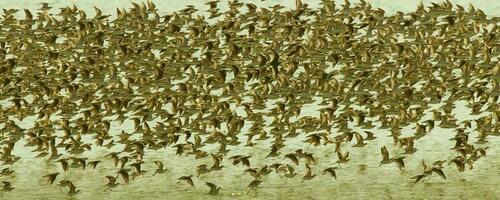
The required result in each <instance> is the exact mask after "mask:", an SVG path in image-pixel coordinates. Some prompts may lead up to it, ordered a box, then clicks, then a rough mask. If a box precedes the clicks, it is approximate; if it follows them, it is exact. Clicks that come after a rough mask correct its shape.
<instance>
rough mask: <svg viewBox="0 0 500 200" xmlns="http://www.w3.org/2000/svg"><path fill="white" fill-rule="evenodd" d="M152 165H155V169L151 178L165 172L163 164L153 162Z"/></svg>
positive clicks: (157, 161)
mask: <svg viewBox="0 0 500 200" xmlns="http://www.w3.org/2000/svg"><path fill="white" fill-rule="evenodd" d="M154 163H155V165H156V167H157V169H156V170H155V172H154V173H153V176H154V175H156V174H163V173H164V172H165V171H167V170H166V169H165V168H163V163H162V162H161V161H159V160H155V161H154Z"/></svg>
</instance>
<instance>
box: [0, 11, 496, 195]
mask: <svg viewBox="0 0 500 200" xmlns="http://www.w3.org/2000/svg"><path fill="white" fill-rule="evenodd" d="M181 8H182V7H181ZM497 61H498V60H497ZM230 78H231V77H229V79H230ZM246 87H247V88H248V87H249V86H248V85H247V86H246ZM219 93H220V92H219ZM445 98H446V97H445ZM315 100H316V101H315V102H314V103H311V104H307V105H304V106H303V110H302V113H301V114H302V115H303V116H306V115H307V116H313V117H319V111H318V109H320V108H324V107H325V106H320V105H318V104H319V103H320V102H321V99H315ZM244 101H247V102H248V101H249V99H244ZM1 103H2V104H1V105H2V106H3V107H4V108H5V107H11V106H12V103H11V102H10V101H9V100H5V101H3V102H1ZM273 103H275V101H269V102H266V105H268V106H267V107H272V106H271V105H273ZM439 106H440V105H432V107H431V108H429V109H427V110H425V111H424V113H426V115H425V116H424V117H423V118H422V119H421V120H420V121H425V120H427V119H430V118H431V110H432V109H438V108H439ZM456 106H457V108H455V109H454V110H453V114H454V115H455V116H459V122H460V121H462V120H472V119H477V118H479V117H482V116H486V115H488V114H489V113H486V112H484V113H481V114H480V115H474V116H473V115H469V113H470V109H469V108H466V107H465V102H463V101H460V102H457V103H456ZM231 108H233V109H236V110H237V111H238V115H240V116H246V114H245V112H244V111H243V110H242V109H241V108H236V106H235V105H234V104H231ZM343 108H344V106H343V105H342V106H340V107H339V110H342V109H343ZM167 109H171V108H167ZM357 109H361V108H359V107H358V108H357ZM269 111H270V109H267V110H266V111H265V112H269ZM263 112H264V111H263ZM76 117H81V116H75V118H76ZM115 117H116V116H111V117H108V118H109V119H113V118H115ZM35 118H36V116H28V117H26V118H25V119H24V120H23V121H21V122H19V121H18V120H17V119H16V118H14V117H11V118H10V119H11V120H14V121H16V123H17V124H18V125H19V126H20V127H21V128H23V129H29V128H32V127H33V126H34V124H33V122H34V121H35ZM58 119H59V118H58V117H57V116H52V118H51V120H52V121H57V120H58ZM157 120H158V119H154V120H152V121H150V126H151V127H154V126H156V122H157ZM265 120H266V125H269V124H270V123H271V121H272V118H270V117H265ZM295 120H297V118H296V117H293V118H291V121H292V122H295ZM367 120H370V121H375V122H374V123H373V125H375V127H379V126H380V123H379V122H376V121H377V118H367ZM497 123H498V122H497ZM2 127H4V125H2ZM250 127H251V124H250V123H246V124H245V126H244V127H243V129H242V131H241V135H243V134H244V133H246V132H249V128H250ZM414 127H415V124H414V123H410V124H409V125H408V126H406V127H403V129H402V130H401V133H402V136H410V135H412V134H414V132H415V130H414ZM349 128H351V129H353V131H357V132H360V133H363V131H365V130H368V129H363V128H361V127H357V126H355V125H354V123H351V122H349ZM475 128H476V127H475V124H472V127H471V128H470V130H474V129H475ZM222 130H223V131H224V130H227V129H224V128H223V129H222ZM122 131H125V132H127V133H132V132H134V131H133V122H132V121H131V120H126V121H125V122H124V123H123V124H119V123H118V122H115V121H114V122H112V123H111V128H110V133H111V134H112V136H113V137H114V139H115V141H118V140H119V138H118V137H119V135H120V133H121V132H122ZM370 131H372V132H374V133H375V136H376V137H377V138H376V139H375V140H372V141H366V142H367V143H368V144H367V145H366V146H364V147H363V148H356V147H352V145H353V144H354V143H353V142H354V141H353V142H351V143H344V144H342V149H343V151H345V152H349V153H350V155H349V158H350V159H351V160H350V161H349V162H348V163H346V164H342V165H341V166H340V168H339V169H338V170H336V172H337V179H334V178H333V177H331V176H329V175H322V170H323V169H325V168H327V167H333V166H337V163H336V161H337V160H338V159H337V154H336V153H335V149H334V146H333V145H327V146H324V145H320V146H317V147H314V146H312V145H306V144H305V143H304V142H303V141H304V140H306V139H307V138H306V135H305V134H301V135H299V136H297V137H296V138H287V139H286V141H285V142H284V144H285V146H284V147H283V149H281V150H280V152H281V155H280V156H278V157H269V158H266V156H267V154H268V153H269V146H270V145H271V140H272V138H271V139H268V140H256V141H255V143H256V144H255V145H254V146H252V147H248V146H244V145H243V144H244V140H245V138H246V136H242V137H241V138H240V141H242V144H241V145H237V146H228V147H227V150H229V152H228V153H227V155H226V156H225V157H224V159H223V161H222V165H223V166H224V167H223V169H222V170H220V171H214V172H211V173H208V174H202V175H200V176H199V177H196V173H197V172H196V166H199V165H202V164H206V165H209V166H210V165H211V164H212V162H213V161H212V158H211V157H210V156H208V157H206V158H201V159H196V160H195V159H193V156H187V155H185V154H183V155H181V156H177V155H176V148H175V147H172V146H169V147H167V148H165V149H158V150H152V149H147V148H146V149H145V157H144V161H145V162H144V164H143V165H142V167H143V169H144V170H146V173H145V174H144V175H143V176H139V177H137V178H135V179H133V180H131V182H130V184H124V183H123V180H122V179H121V178H118V182H119V183H120V184H119V185H118V186H117V187H115V188H113V189H109V188H107V187H105V184H106V182H107V179H106V176H116V171H117V168H115V167H114V163H113V161H112V160H111V159H110V158H109V157H106V155H108V154H109V153H110V152H120V151H121V150H122V149H123V148H124V145H122V144H116V145H115V146H113V147H111V148H106V147H98V146H95V145H93V146H92V150H91V151H84V152H82V153H81V154H79V155H78V156H77V157H79V158H88V161H91V160H100V161H102V162H101V163H99V164H98V165H97V167H96V169H92V168H91V167H87V168H86V169H85V170H83V169H81V167H80V166H78V167H70V169H69V170H68V171H66V172H64V171H63V170H62V169H61V165H60V164H59V163H58V162H54V161H53V160H49V159H48V157H46V158H41V159H40V158H36V159H35V158H34V157H35V156H36V154H37V153H34V152H32V151H33V150H34V149H35V148H33V147H25V145H26V141H25V140H21V141H19V142H17V143H16V145H15V147H14V150H13V154H14V155H16V156H19V157H20V160H19V161H17V162H15V163H14V164H12V165H4V167H9V168H11V169H13V170H14V171H15V172H14V173H13V174H12V175H4V176H2V177H1V180H2V181H10V182H11V183H12V184H13V186H14V187H15V189H14V190H13V191H11V192H7V193H5V194H3V196H2V197H1V198H2V199H66V198H70V197H68V196H67V195H66V193H67V191H68V190H67V188H62V187H59V186H57V182H59V181H60V180H63V179H69V180H71V181H73V183H74V184H75V185H76V187H77V189H79V190H80V192H79V193H78V194H77V195H75V196H74V197H72V198H73V199H441V198H445V199H496V198H498V197H500V191H499V190H497V189H496V186H497V185H498V184H499V183H500V182H499V180H498V174H500V153H498V151H500V147H498V145H494V144H498V143H499V142H500V139H499V138H496V137H488V143H486V144H484V145H479V144H478V145H477V146H478V147H479V146H489V147H490V148H489V149H488V155H487V156H486V157H484V158H481V159H479V160H478V161H476V162H475V163H474V168H473V169H468V168H467V169H466V170H465V172H462V173H459V172H457V169H456V166H455V165H454V164H450V165H449V164H445V165H444V168H443V171H444V172H445V174H446V176H447V179H446V180H444V179H441V178H440V177H438V176H437V175H433V176H430V177H428V178H425V180H424V181H423V182H421V183H418V184H415V183H414V180H412V179H411V177H413V176H415V175H417V174H419V173H421V172H422V166H421V161H422V159H425V160H426V161H427V162H429V163H432V162H433V161H436V160H444V159H445V160H451V159H452V158H454V157H455V156H456V153H455V152H454V151H451V150H450V147H452V146H453V145H454V144H455V142H454V141H450V140H449V138H451V137H453V136H454V135H455V131H454V130H452V129H444V128H440V127H439V126H436V128H435V129H433V130H432V131H431V132H430V133H427V135H426V136H425V137H423V138H421V139H419V140H416V141H415V147H416V148H417V151H416V152H415V153H414V154H411V155H405V156H406V160H405V161H406V163H405V165H406V167H405V168H404V169H403V170H402V171H400V170H399V169H398V168H397V167H396V165H395V164H394V163H392V164H387V165H382V166H379V162H380V160H381V154H380V147H381V146H387V148H388V150H389V153H390V155H391V156H393V155H394V156H396V155H403V152H404V150H403V149H401V148H400V147H398V145H394V144H393V139H392V137H391V136H390V131H389V130H386V129H378V128H372V129H370ZM61 134H62V133H58V136H61ZM332 134H333V135H338V134H340V132H338V129H332ZM131 137H132V138H131V139H138V138H139V137H140V136H139V135H134V136H131ZM202 137H203V139H206V136H202ZM180 140H183V138H181V139H180ZM192 140H193V138H191V139H190V141H191V142H192ZM58 141H59V139H58ZM471 141H475V139H471ZM82 142H84V143H92V144H93V143H94V140H93V139H92V135H83V136H82ZM298 148H301V149H303V151H304V152H311V153H313V154H314V157H315V159H316V160H317V164H315V165H314V166H313V168H312V171H313V172H312V173H313V174H315V175H316V177H315V178H313V179H312V180H307V181H304V182H302V179H301V178H302V176H303V175H304V174H305V173H306V167H305V164H304V163H305V162H303V161H301V162H300V166H296V167H295V166H294V167H295V169H296V173H297V175H296V177H295V178H291V179H286V178H285V177H283V176H282V175H281V174H277V173H270V174H269V175H267V176H264V177H263V179H262V180H263V182H262V184H261V185H260V187H258V189H257V190H256V191H255V192H253V191H251V192H247V188H246V186H247V184H248V183H250V182H251V181H252V180H253V177H251V176H250V175H248V174H244V173H243V170H244V169H245V167H240V166H241V165H237V166H233V165H232V164H231V161H230V160H229V159H228V158H229V157H231V156H234V155H250V156H251V158H252V159H251V166H252V167H256V168H261V167H263V166H265V165H268V166H269V165H272V164H274V163H288V164H292V162H290V161H289V160H286V159H284V158H283V155H286V154H288V153H293V152H295V150H296V149H298ZM200 149H201V150H204V151H207V152H217V151H218V149H219V146H218V145H210V144H206V145H205V146H203V147H201V148H200ZM60 153H63V154H64V156H63V157H69V156H70V155H69V154H67V153H66V152H63V151H61V152H60ZM122 155H125V153H124V154H122ZM154 160H160V161H162V162H163V164H164V165H165V168H166V169H167V171H166V172H165V173H162V174H157V175H155V176H153V175H152V174H153V172H154V171H155V169H156V166H155V164H154V163H153V161H154ZM53 172H59V173H60V174H59V175H58V177H57V180H56V182H55V183H54V184H53V185H50V184H49V183H48V182H47V180H46V179H45V178H42V176H44V175H46V174H49V173H53ZM187 175H194V176H195V177H193V180H194V184H195V186H194V187H191V186H189V185H187V184H185V183H183V182H181V183H178V181H177V179H178V178H179V177H180V176H187ZM205 181H209V182H213V183H215V184H217V185H218V186H220V187H221V188H222V189H221V190H220V194H219V195H217V196H211V195H208V194H207V193H208V191H209V188H208V187H207V186H206V185H205ZM285 181H286V184H285Z"/></svg>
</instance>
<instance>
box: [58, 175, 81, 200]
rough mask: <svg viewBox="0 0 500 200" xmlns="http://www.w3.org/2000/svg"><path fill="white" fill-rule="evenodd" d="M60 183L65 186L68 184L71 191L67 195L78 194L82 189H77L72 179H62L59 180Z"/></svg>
mask: <svg viewBox="0 0 500 200" xmlns="http://www.w3.org/2000/svg"><path fill="white" fill-rule="evenodd" d="M59 185H60V186H62V187H65V186H67V187H68V188H69V191H68V193H67V195H69V196H74V195H76V194H78V192H80V190H77V189H76V187H75V185H74V184H73V182H71V181H70V180H66V179H64V180H61V181H59Z"/></svg>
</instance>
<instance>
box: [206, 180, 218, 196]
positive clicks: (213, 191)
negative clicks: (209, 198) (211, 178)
mask: <svg viewBox="0 0 500 200" xmlns="http://www.w3.org/2000/svg"><path fill="white" fill-rule="evenodd" d="M205 184H207V186H208V187H210V191H209V192H208V194H211V195H216V194H218V193H219V190H220V187H218V186H217V185H215V184H213V183H210V182H205Z"/></svg>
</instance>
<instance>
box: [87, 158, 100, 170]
mask: <svg viewBox="0 0 500 200" xmlns="http://www.w3.org/2000/svg"><path fill="white" fill-rule="evenodd" d="M100 162H101V161H100V160H93V161H89V162H88V164H89V165H90V166H92V169H95V168H96V167H97V164H99V163H100Z"/></svg>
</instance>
